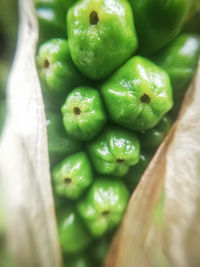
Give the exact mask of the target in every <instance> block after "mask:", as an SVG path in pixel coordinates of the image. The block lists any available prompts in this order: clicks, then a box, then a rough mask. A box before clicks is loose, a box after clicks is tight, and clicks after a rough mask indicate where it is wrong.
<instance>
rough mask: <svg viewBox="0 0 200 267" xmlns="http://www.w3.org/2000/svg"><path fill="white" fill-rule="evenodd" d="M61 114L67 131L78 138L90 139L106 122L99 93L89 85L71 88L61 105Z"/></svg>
mask: <svg viewBox="0 0 200 267" xmlns="http://www.w3.org/2000/svg"><path fill="white" fill-rule="evenodd" d="M62 114H63V123H64V127H65V129H66V131H67V133H68V134H69V135H70V136H71V137H73V138H75V139H78V140H85V141H88V140H91V139H92V138H94V137H95V136H97V135H98V134H99V132H100V131H101V130H102V128H103V126H104V125H105V123H106V114H105V111H104V107H103V103H102V100H101V97H100V94H99V92H98V91H97V90H95V89H93V88H90V87H79V88H76V89H75V90H73V91H72V92H71V93H70V94H69V95H68V97H67V99H66V101H65V104H64V105H63V106H62Z"/></svg>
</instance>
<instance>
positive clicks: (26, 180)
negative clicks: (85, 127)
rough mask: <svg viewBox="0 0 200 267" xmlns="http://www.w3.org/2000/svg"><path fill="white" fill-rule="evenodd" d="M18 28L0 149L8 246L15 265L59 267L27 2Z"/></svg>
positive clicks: (33, 20)
mask: <svg viewBox="0 0 200 267" xmlns="http://www.w3.org/2000/svg"><path fill="white" fill-rule="evenodd" d="M19 9H20V29H19V39H18V47H17V52H16V56H15V61H14V64H13V68H12V71H11V74H10V78H9V84H8V115H7V121H6V125H5V129H4V133H3V136H2V140H1V147H0V177H1V179H2V183H3V189H4V195H5V203H6V205H5V207H6V211H7V213H6V215H7V226H8V227H7V232H8V238H9V245H10V247H11V251H12V253H13V256H14V261H15V262H16V266H20V267H32V266H33V267H36V266H37V267H40V266H41V267H46V266H48V267H50V266H52V267H58V266H61V253H60V248H59V243H58V238H57V230H56V221H55V213H54V204H53V198H52V190H51V185H50V173H49V162H48V151H47V137H46V136H47V135H46V125H45V114H44V106H43V102H42V95H41V89H40V84H39V80H38V77H37V72H36V67H35V49H36V43H37V38H38V26H37V21H36V17H35V12H34V7H33V2H32V1H31V0H21V1H19Z"/></svg>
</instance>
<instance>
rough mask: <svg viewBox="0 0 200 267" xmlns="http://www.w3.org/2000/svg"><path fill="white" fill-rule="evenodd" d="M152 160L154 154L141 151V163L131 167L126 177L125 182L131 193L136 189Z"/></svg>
mask: <svg viewBox="0 0 200 267" xmlns="http://www.w3.org/2000/svg"><path fill="white" fill-rule="evenodd" d="M151 159H152V153H150V152H146V151H141V154H140V161H139V162H138V163H137V164H136V165H135V166H133V167H131V168H130V170H129V172H128V173H127V175H126V176H125V177H124V181H125V183H126V185H127V186H128V188H129V189H130V191H131V192H132V191H133V190H134V189H135V188H136V186H137V184H138V182H139V181H140V178H141V177H142V175H143V173H144V172H145V170H146V168H147V167H148V165H149V163H150V161H151Z"/></svg>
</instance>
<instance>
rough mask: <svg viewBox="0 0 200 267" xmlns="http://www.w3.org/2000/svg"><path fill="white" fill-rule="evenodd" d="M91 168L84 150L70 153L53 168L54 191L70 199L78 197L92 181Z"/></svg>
mask: <svg viewBox="0 0 200 267" xmlns="http://www.w3.org/2000/svg"><path fill="white" fill-rule="evenodd" d="M92 176H93V175H92V168H91V165H90V162H89V160H88V157H87V155H86V153H85V152H79V153H76V154H72V155H70V156H68V157H67V158H66V159H64V160H63V161H62V162H61V163H60V164H59V165H58V166H57V167H55V168H54V170H53V180H54V184H55V191H56V193H57V194H59V195H63V196H66V197H67V198H70V199H77V198H79V197H80V196H81V195H82V193H83V192H84V191H85V190H86V188H87V187H88V186H89V185H90V184H91V182H92V178H93V177H92Z"/></svg>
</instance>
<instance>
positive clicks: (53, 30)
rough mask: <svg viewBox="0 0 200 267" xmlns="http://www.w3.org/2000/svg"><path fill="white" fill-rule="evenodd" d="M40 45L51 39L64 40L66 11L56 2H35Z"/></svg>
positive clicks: (52, 0)
mask: <svg viewBox="0 0 200 267" xmlns="http://www.w3.org/2000/svg"><path fill="white" fill-rule="evenodd" d="M35 8H36V14H37V18H38V22H39V36H40V40H39V42H40V44H41V43H43V42H45V41H47V40H49V39H51V38H65V37H66V30H65V17H66V10H65V9H64V8H63V7H62V6H61V4H60V3H59V1H58V0H35Z"/></svg>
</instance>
